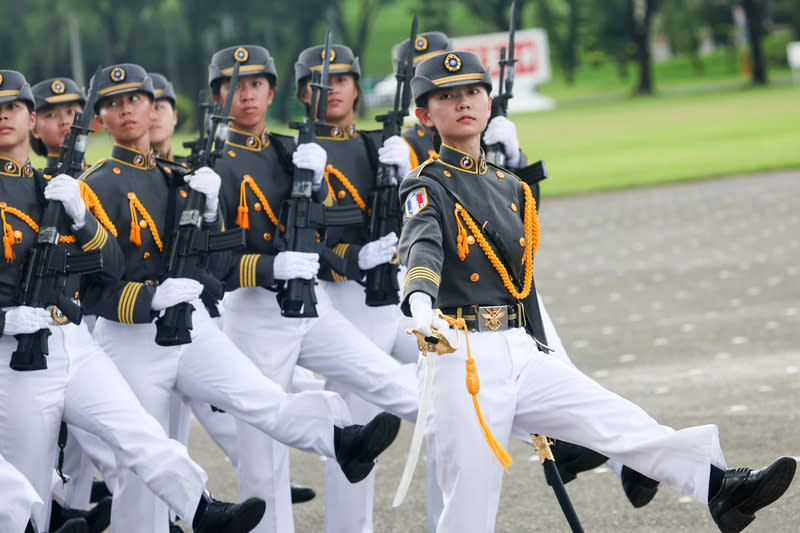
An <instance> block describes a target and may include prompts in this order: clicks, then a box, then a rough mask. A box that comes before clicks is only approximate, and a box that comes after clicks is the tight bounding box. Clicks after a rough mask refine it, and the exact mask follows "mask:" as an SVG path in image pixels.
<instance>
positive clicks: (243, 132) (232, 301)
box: [209, 45, 417, 532]
mask: <svg viewBox="0 0 800 533" xmlns="http://www.w3.org/2000/svg"><path fill="white" fill-rule="evenodd" d="M237 61H238V62H239V63H240V64H241V67H240V77H239V80H238V84H237V86H236V87H231V86H230V78H231V74H232V72H233V66H234V63H235V62H237ZM276 80H277V72H276V71H275V66H274V63H273V60H272V57H271V56H270V54H269V52H268V51H267V50H266V49H264V48H262V47H260V46H254V45H242V46H234V47H231V48H226V49H224V50H220V51H218V52H216V53H215V54H214V56H213V57H212V59H211V64H210V65H209V85H210V87H211V93H212V97H213V98H214V99H215V100H217V101H220V102H224V101H225V100H226V98H227V96H228V92H229V91H230V90H234V91H235V93H234V97H233V104H232V107H231V113H230V114H231V116H232V117H233V121H232V123H231V126H230V128H229V131H228V138H227V142H226V145H225V149H224V150H223V156H222V158H221V159H220V160H219V161H218V163H217V167H216V168H217V169H218V171H219V173H220V175H221V176H222V182H223V183H222V194H221V198H222V204H223V212H224V213H225V224H226V226H227V227H234V226H238V227H241V228H244V229H245V230H246V235H247V246H246V250H245V252H246V253H244V254H243V255H241V257H239V258H238V262H237V263H236V264H235V268H233V269H232V271H231V276H229V277H228V278H226V280H225V283H226V289H228V290H232V292H229V293H227V294H226V296H225V299H224V302H223V305H224V309H225V312H224V313H223V321H224V330H225V333H227V334H228V336H229V337H230V338H231V339H234V341H235V342H236V343H237V345H238V346H239V347H240V348H241V349H242V351H243V352H244V353H246V354H247V355H248V356H249V357H250V358H251V359H252V360H253V361H254V362H255V363H256V365H257V366H258V367H259V368H260V369H261V371H262V372H264V373H265V374H266V375H268V376H270V377H271V378H273V379H274V380H275V381H276V382H278V383H279V384H280V385H281V386H283V387H288V386H289V384H290V381H291V379H292V375H293V369H294V368H295V365H301V366H304V367H306V368H308V369H310V370H313V371H314V372H316V373H318V374H321V375H323V376H326V377H331V378H335V379H337V380H339V381H341V382H343V383H347V384H348V385H349V386H350V387H351V388H352V389H354V390H357V391H358V394H361V395H362V396H363V397H364V398H366V399H367V400H369V401H371V402H373V403H375V404H376V405H379V406H380V407H381V408H383V409H386V410H387V411H390V412H392V413H394V414H397V415H399V416H403V417H404V418H407V419H411V420H413V418H414V416H415V414H416V403H417V402H416V383H415V382H414V380H413V375H412V374H411V373H410V372H412V371H413V370H412V368H403V367H401V366H400V365H399V364H398V363H397V362H396V361H394V360H393V359H392V358H391V357H389V356H388V355H387V354H386V353H384V352H382V351H381V350H380V349H379V348H378V347H377V346H375V345H374V344H373V343H372V342H371V341H370V340H369V339H368V338H367V337H365V336H364V335H363V334H361V333H359V332H358V330H356V328H355V327H353V325H352V324H350V323H349V322H348V321H347V320H345V319H344V318H343V317H342V315H341V314H340V313H339V312H338V311H336V310H335V309H334V308H333V307H332V306H331V304H330V301H329V299H328V297H327V295H326V294H325V292H324V291H322V290H317V291H316V297H317V300H318V302H317V314H318V317H317V318H289V317H284V316H283V315H282V314H281V309H280V305H279V303H278V300H277V298H276V292H278V291H280V290H281V289H282V288H283V285H284V281H285V280H289V279H294V278H304V279H313V278H314V277H315V275H316V273H317V271H318V269H319V256H318V254H316V253H300V252H291V251H279V250H278V249H277V248H276V247H275V240H276V237H277V232H278V231H279V228H278V218H277V217H278V215H279V213H280V208H281V205H282V204H283V202H284V201H285V200H287V199H288V198H289V195H290V191H291V187H292V175H293V173H294V166H293V164H292V162H294V165H296V166H297V167H299V168H307V169H311V170H313V172H314V180H313V181H314V183H313V187H312V188H313V190H314V193H313V195H312V198H313V200H314V201H317V202H322V203H323V204H325V205H330V203H331V199H330V197H329V196H328V188H327V187H326V186H325V185H324V178H323V169H324V166H325V152H324V150H322V149H321V148H320V147H319V146H318V145H316V144H314V143H307V144H303V145H300V146H299V147H297V150H296V151H295V144H294V141H293V140H292V139H291V138H290V137H284V136H279V135H275V134H272V133H268V132H267V131H266V122H265V114H266V112H267V109H268V107H269V105H270V103H271V102H272V99H273V97H274V95H275V83H276ZM388 423H389V421H388V420H387V424H388ZM398 423H399V421H398ZM239 435H240V450H239V494H241V495H247V494H264V495H267V497H268V498H271V500H270V501H271V503H272V502H273V501H274V507H273V508H274V513H275V514H274V515H270V516H268V518H269V519H270V521H269V523H267V520H264V521H262V524H261V525H260V526H259V529H258V531H273V532H285V531H292V530H293V519H292V515H291V503H290V501H289V469H288V450H287V449H286V448H285V447H284V446H281V445H280V444H278V443H276V442H274V441H273V440H272V439H269V438H267V437H265V436H264V435H261V434H258V433H256V432H254V431H253V430H252V428H250V427H249V426H247V425H245V424H240V428H239ZM347 478H348V480H349V481H350V482H352V481H353V479H352V478H351V477H350V476H347ZM272 499H274V500H272Z"/></svg>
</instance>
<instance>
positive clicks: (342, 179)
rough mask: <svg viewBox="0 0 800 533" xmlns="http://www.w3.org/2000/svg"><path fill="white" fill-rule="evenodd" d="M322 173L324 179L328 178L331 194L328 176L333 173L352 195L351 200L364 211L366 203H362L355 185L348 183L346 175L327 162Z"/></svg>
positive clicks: (331, 191) (331, 189) (331, 190)
mask: <svg viewBox="0 0 800 533" xmlns="http://www.w3.org/2000/svg"><path fill="white" fill-rule="evenodd" d="M324 175H325V179H327V180H328V187H329V190H330V193H331V194H333V188H331V187H330V176H331V175H333V176H334V177H335V178H336V179H337V180H339V182H340V183H341V184H342V186H343V187H344V188H345V189H347V192H349V193H350V196H352V197H353V200H354V201H355V203H357V204H358V207H360V208H361V210H362V211H364V210H365V209H366V208H367V204H366V203H364V200H363V199H362V198H361V195H360V194H358V189H356V188H355V186H354V185H353V184H352V183H350V180H349V179H347V177H346V176H345V175H344V174H342V172H341V171H340V170H338V169H337V168H335V167H334V166H333V165H331V164H328V165H327V166H326V167H325V172H324Z"/></svg>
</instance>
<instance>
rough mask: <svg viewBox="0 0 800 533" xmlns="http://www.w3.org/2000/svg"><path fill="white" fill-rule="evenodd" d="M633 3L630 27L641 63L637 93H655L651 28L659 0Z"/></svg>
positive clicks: (636, 0)
mask: <svg viewBox="0 0 800 533" xmlns="http://www.w3.org/2000/svg"><path fill="white" fill-rule="evenodd" d="M629 2H630V3H631V9H630V11H629V12H630V14H631V17H630V19H629V27H630V33H631V37H632V39H633V43H634V44H635V45H636V59H637V63H638V64H639V81H638V83H637V85H636V91H635V92H636V94H653V90H654V89H653V68H652V64H653V60H652V56H651V53H650V28H651V27H652V23H653V16H654V15H655V12H656V10H657V9H658V0H629Z"/></svg>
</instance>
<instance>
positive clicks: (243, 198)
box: [236, 178, 250, 229]
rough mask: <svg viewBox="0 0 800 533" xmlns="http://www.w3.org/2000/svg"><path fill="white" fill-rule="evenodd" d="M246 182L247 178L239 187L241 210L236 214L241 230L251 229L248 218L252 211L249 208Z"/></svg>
mask: <svg viewBox="0 0 800 533" xmlns="http://www.w3.org/2000/svg"><path fill="white" fill-rule="evenodd" d="M246 182H247V178H244V179H243V180H242V184H241V185H240V186H239V210H238V211H237V214H236V225H237V226H239V227H240V228H244V229H250V218H249V217H248V216H247V213H248V212H249V211H250V210H249V209H248V207H247V194H246V191H245V188H244V185H245V183H246Z"/></svg>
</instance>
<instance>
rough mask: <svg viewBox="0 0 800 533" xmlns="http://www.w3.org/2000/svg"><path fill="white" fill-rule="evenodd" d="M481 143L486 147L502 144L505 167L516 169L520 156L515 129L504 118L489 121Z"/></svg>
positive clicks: (512, 124)
mask: <svg viewBox="0 0 800 533" xmlns="http://www.w3.org/2000/svg"><path fill="white" fill-rule="evenodd" d="M483 142H485V143H486V146H491V145H493V144H502V145H503V150H504V151H505V153H506V166H507V167H514V168H516V167H517V165H519V161H520V158H521V156H520V153H519V144H518V143H517V127H516V126H514V123H513V122H511V121H510V120H508V119H507V118H506V117H503V116H496V117H494V118H493V119H492V120H490V121H489V127H487V128H486V133H484V134H483Z"/></svg>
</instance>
